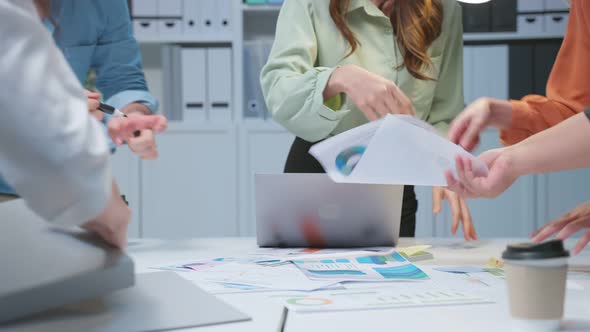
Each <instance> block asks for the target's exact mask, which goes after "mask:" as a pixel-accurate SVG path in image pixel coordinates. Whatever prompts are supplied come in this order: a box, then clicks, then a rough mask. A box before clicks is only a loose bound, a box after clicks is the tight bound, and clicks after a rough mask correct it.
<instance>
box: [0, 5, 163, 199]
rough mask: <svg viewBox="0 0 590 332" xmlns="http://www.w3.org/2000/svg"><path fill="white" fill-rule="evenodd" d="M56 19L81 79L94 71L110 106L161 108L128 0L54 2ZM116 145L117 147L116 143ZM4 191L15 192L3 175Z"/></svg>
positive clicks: (57, 33) (59, 38)
mask: <svg viewBox="0 0 590 332" xmlns="http://www.w3.org/2000/svg"><path fill="white" fill-rule="evenodd" d="M52 17H53V19H54V21H55V22H57V26H53V24H50V23H48V22H46V26H47V27H48V29H49V30H50V31H52V33H53V37H54V39H55V43H56V44H57V46H58V47H59V48H60V49H61V50H62V52H63V54H64V56H65V58H66V60H67V61H68V62H69V64H70V66H71V67H72V69H73V70H74V73H75V74H76V76H77V77H78V80H80V82H81V83H84V81H85V80H86V77H87V75H88V72H89V71H90V70H91V69H94V70H96V87H97V89H98V90H99V91H100V92H101V93H102V94H103V96H104V99H105V102H106V103H107V104H110V105H112V106H115V107H116V108H118V109H122V108H124V107H125V106H127V105H129V104H131V103H136V102H139V103H142V104H144V105H146V106H147V107H148V108H149V109H150V110H151V111H152V112H154V113H155V112H156V111H157V109H158V102H157V100H156V99H155V98H154V97H153V96H152V95H151V94H150V93H149V92H148V88H147V84H146V81H145V76H144V74H143V66H142V61H141V52H140V50H139V44H138V43H137V41H136V40H135V38H134V37H133V26H132V24H131V18H130V16H129V8H128V6H127V1H126V0H84V1H80V0H53V1H52ZM105 121H108V119H105ZM111 148H112V149H113V151H114V144H112V142H111ZM0 194H14V190H12V189H11V188H10V187H9V186H8V185H7V184H6V183H5V181H4V180H3V178H2V175H1V174H0Z"/></svg>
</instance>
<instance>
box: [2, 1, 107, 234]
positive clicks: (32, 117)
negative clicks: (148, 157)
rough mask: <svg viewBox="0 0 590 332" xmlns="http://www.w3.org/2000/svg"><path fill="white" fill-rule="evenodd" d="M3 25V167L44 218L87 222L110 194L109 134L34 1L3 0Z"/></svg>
mask: <svg viewBox="0 0 590 332" xmlns="http://www.w3.org/2000/svg"><path fill="white" fill-rule="evenodd" d="M16 3H18V4H16ZM0 22H1V23H0V40H2V41H3V43H4V45H6V48H5V49H3V50H2V51H1V52H0V81H1V82H2V83H1V86H2V91H0V105H1V107H2V121H0V169H1V170H2V173H3V175H4V176H6V178H7V179H8V180H9V182H10V184H11V185H12V186H13V187H14V188H15V189H16V191H17V192H18V193H19V194H20V195H21V196H22V197H23V198H24V199H25V200H26V201H27V204H28V205H29V206H30V207H31V208H32V210H34V211H35V212H36V213H38V214H39V215H40V216H42V217H43V218H44V219H46V220H48V221H51V222H55V223H58V224H67V223H71V222H72V221H74V222H77V223H79V224H81V223H83V222H85V221H87V220H89V219H92V218H94V217H96V216H97V215H98V214H99V213H100V212H101V211H102V210H103V209H104V207H105V205H106V203H107V199H108V197H109V196H110V193H111V183H110V169H109V154H108V149H107V144H106V139H105V136H104V134H103V132H102V129H101V127H100V124H99V123H98V122H97V121H96V120H95V119H93V118H92V117H91V116H90V115H89V114H88V108H87V101H86V98H84V92H83V90H82V87H81V86H80V84H79V83H78V81H77V79H76V77H75V76H74V74H73V73H72V71H71V69H70V68H69V66H68V65H67V63H66V61H65V59H64V58H63V56H62V54H61V52H60V51H59V50H58V49H57V48H56V47H55V45H54V44H53V40H52V39H51V36H50V35H49V33H48V32H47V31H46V30H45V29H44V27H43V26H42V25H41V24H40V22H39V18H38V17H36V12H35V9H34V7H33V5H32V3H31V2H30V1H22V2H21V1H18V2H16V1H13V2H11V1H6V0H0ZM40 78H42V79H40ZM39 105H42V108H39Z"/></svg>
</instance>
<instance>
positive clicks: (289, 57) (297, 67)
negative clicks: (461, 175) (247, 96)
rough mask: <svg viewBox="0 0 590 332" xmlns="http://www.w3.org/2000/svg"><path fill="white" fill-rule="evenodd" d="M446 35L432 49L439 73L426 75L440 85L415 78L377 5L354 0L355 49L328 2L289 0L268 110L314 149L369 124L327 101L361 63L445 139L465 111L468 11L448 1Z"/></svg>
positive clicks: (265, 84)
mask: <svg viewBox="0 0 590 332" xmlns="http://www.w3.org/2000/svg"><path fill="white" fill-rule="evenodd" d="M442 2H443V5H444V20H443V28H442V33H441V35H440V37H439V38H438V39H437V40H435V42H434V43H433V44H432V45H431V47H430V49H429V50H428V54H429V55H430V57H431V59H432V62H433V66H431V67H430V68H428V69H426V70H425V73H426V74H427V76H429V77H433V78H436V81H422V80H418V79H416V78H414V77H413V76H411V75H410V73H409V72H408V71H407V70H406V69H405V68H402V69H396V68H397V67H398V65H400V64H401V63H402V62H403V59H402V57H401V53H400V50H399V48H398V46H397V43H396V41H395V39H394V38H395V36H394V33H393V28H392V26H391V23H390V21H389V18H388V17H387V16H385V15H384V14H383V13H382V12H381V11H380V10H379V8H377V7H376V6H375V5H374V4H373V3H372V2H371V1H370V0H352V1H351V5H350V8H349V10H348V12H347V13H346V19H347V21H348V23H349V26H350V28H351V30H352V31H353V32H354V33H355V35H356V37H357V39H358V40H359V41H360V46H359V48H358V49H357V50H356V52H355V53H354V54H353V55H351V56H349V57H347V58H345V56H346V54H348V52H349V50H350V46H349V44H348V43H347V41H346V40H345V39H344V37H343V36H342V35H341V33H340V31H339V30H338V29H337V27H336V25H335V24H334V22H333V21H332V18H331V17H330V12H329V1H328V0H285V2H284V4H283V7H282V9H281V12H280V14H279V19H278V23H277V28H276V38H275V42H274V45H273V48H272V51H271V54H270V57H269V59H268V62H267V64H266V65H265V66H264V68H263V70H262V73H261V84H262V90H263V93H264V97H265V100H266V104H267V106H268V109H269V111H270V113H271V114H272V116H273V119H274V120H275V121H276V122H278V123H279V124H281V125H282V126H284V127H285V128H287V129H288V130H289V131H290V132H292V133H293V134H295V135H296V136H299V137H301V138H303V139H304V140H306V141H309V142H317V141H319V140H322V139H325V138H327V137H329V136H331V135H336V134H338V133H341V132H343V131H346V130H348V129H351V128H354V127H357V126H360V125H362V124H365V123H366V122H367V119H366V118H365V116H364V115H363V114H362V113H361V112H360V111H359V110H358V108H357V107H356V106H355V105H354V104H353V103H352V102H351V101H350V100H349V99H348V98H346V96H339V97H336V98H334V99H333V100H329V101H324V98H323V91H324V89H325V87H326V84H327V82H328V79H329V78H330V75H331V74H332V72H333V70H334V69H336V68H337V67H338V66H341V65H344V64H356V65H358V66H360V67H362V68H365V69H367V70H369V71H371V72H373V73H375V74H378V75H381V76H382V77H384V78H387V79H390V80H391V81H393V82H394V83H395V84H396V85H397V86H398V87H400V89H401V90H402V91H404V93H405V94H406V95H407V96H408V97H409V98H410V99H411V100H412V102H413V104H414V108H415V110H416V113H417V116H418V117H419V118H421V119H423V120H425V121H428V122H429V123H431V124H432V125H434V126H435V127H437V128H438V129H439V130H440V131H441V132H442V133H446V131H447V129H448V126H449V124H450V122H451V121H452V120H453V118H454V117H455V116H456V115H457V114H458V113H459V112H460V111H461V110H462V109H463V103H464V101H463V27H462V16H461V7H460V5H459V4H457V3H456V1H455V0H442Z"/></svg>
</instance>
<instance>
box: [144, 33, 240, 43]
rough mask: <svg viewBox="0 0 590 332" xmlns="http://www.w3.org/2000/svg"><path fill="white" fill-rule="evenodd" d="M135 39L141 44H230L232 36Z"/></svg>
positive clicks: (179, 36)
mask: <svg viewBox="0 0 590 332" xmlns="http://www.w3.org/2000/svg"><path fill="white" fill-rule="evenodd" d="M137 41H138V42H140V43H142V44H232V43H233V42H234V40H233V38H232V36H222V37H216V36H183V35H178V36H175V37H160V36H155V37H140V38H137Z"/></svg>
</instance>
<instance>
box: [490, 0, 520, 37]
mask: <svg viewBox="0 0 590 332" xmlns="http://www.w3.org/2000/svg"><path fill="white" fill-rule="evenodd" d="M491 10H492V31H493V32H514V31H516V0H496V1H493V2H492V3H491Z"/></svg>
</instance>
